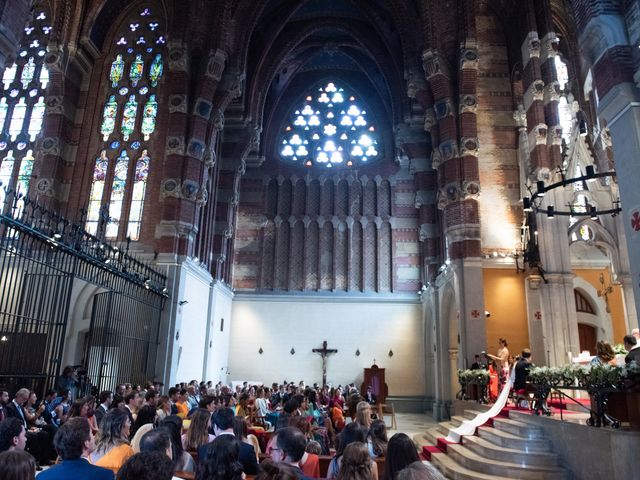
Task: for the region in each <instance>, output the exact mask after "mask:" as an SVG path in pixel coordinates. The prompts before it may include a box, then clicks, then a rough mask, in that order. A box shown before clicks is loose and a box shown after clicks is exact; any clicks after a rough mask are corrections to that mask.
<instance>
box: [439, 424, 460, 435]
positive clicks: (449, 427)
mask: <svg viewBox="0 0 640 480" xmlns="http://www.w3.org/2000/svg"><path fill="white" fill-rule="evenodd" d="M456 427H458V425H455V424H453V423H452V422H440V423H439V424H438V430H439V431H440V433H442V435H441V437H446V436H447V435H449V431H451V430H453V429H454V428H456Z"/></svg>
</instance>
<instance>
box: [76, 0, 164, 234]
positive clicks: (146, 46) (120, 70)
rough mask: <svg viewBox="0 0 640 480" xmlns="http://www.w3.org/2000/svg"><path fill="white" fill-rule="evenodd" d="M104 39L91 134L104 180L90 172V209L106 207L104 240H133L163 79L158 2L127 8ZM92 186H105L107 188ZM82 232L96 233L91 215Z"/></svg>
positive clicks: (140, 221) (140, 214)
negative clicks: (96, 112) (97, 110)
mask: <svg viewBox="0 0 640 480" xmlns="http://www.w3.org/2000/svg"><path fill="white" fill-rule="evenodd" d="M107 38H108V39H109V41H110V43H109V44H108V47H106V48H105V51H106V60H105V64H104V68H103V72H102V77H101V78H100V80H99V82H100V85H99V86H96V91H106V95H105V97H104V103H103V105H102V108H100V112H101V117H100V122H99V128H98V131H97V132H95V134H96V140H97V141H98V144H99V145H100V147H99V148H100V151H101V152H105V154H104V155H103V154H102V153H101V154H100V155H101V156H102V157H103V158H106V159H107V165H106V170H105V172H104V177H105V180H98V179H97V174H96V172H95V171H94V174H93V178H92V186H91V189H90V191H91V193H90V197H89V200H88V202H89V210H92V211H94V212H95V210H96V205H109V207H108V212H109V219H108V220H107V225H106V228H105V235H106V237H107V238H109V239H113V240H123V239H124V238H130V239H131V240H134V241H136V240H139V239H140V236H141V234H142V231H143V227H144V205H145V200H146V193H147V188H146V186H147V181H148V179H149V175H150V173H152V172H153V170H154V165H153V164H154V161H153V152H152V149H151V144H149V143H148V142H149V140H150V139H151V138H153V136H154V134H155V132H156V124H157V121H158V115H159V110H158V98H159V97H158V95H159V92H160V87H161V85H162V82H163V80H164V75H163V70H164V61H165V58H166V43H167V35H166V21H165V15H164V11H163V9H162V8H161V7H160V5H159V4H158V2H149V1H146V2H138V3H136V4H134V6H132V7H129V8H127V9H126V11H125V13H124V15H123V16H121V17H120V22H119V24H118V25H117V27H116V28H114V29H112V31H111V34H110V35H109V36H108V37H107ZM94 144H95V143H94ZM96 166H97V163H96ZM99 176H100V175H99ZM96 182H105V186H106V188H101V186H100V185H96ZM86 227H87V229H88V230H89V231H93V232H94V233H97V231H98V230H97V223H96V220H95V215H94V216H93V218H88V219H87V225H86Z"/></svg>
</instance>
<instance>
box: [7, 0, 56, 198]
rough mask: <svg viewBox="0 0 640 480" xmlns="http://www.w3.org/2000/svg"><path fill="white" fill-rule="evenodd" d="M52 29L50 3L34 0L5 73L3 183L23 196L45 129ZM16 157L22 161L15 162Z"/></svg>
mask: <svg viewBox="0 0 640 480" xmlns="http://www.w3.org/2000/svg"><path fill="white" fill-rule="evenodd" d="M52 28H53V27H52V23H51V9H50V5H49V2H47V1H44V0H40V1H37V2H35V5H34V7H33V11H32V16H31V18H30V19H29V21H28V22H27V23H26V25H25V26H24V29H23V33H22V39H21V41H20V45H19V47H18V53H17V56H16V59H15V61H13V62H12V63H11V64H8V65H7V66H6V68H5V70H4V72H3V73H2V83H3V88H2V92H0V157H3V158H4V160H3V163H4V162H7V164H6V165H0V169H2V171H3V173H2V183H3V187H4V188H8V189H11V190H19V191H20V193H22V194H23V195H28V194H29V184H30V181H31V174H32V171H33V161H34V159H33V152H34V150H35V143H36V140H37V138H38V137H39V136H40V133H41V131H42V123H43V118H44V112H45V105H46V103H45V101H46V89H47V86H48V84H49V71H48V69H47V66H46V64H45V55H46V52H47V45H48V43H49V37H50V34H51V31H52ZM9 152H10V153H11V155H9ZM16 158H17V159H19V160H20V162H19V163H14V162H13V160H14V159H16ZM10 169H11V173H10V174H9V170H10Z"/></svg>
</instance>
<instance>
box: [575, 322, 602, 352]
mask: <svg viewBox="0 0 640 480" xmlns="http://www.w3.org/2000/svg"><path fill="white" fill-rule="evenodd" d="M578 337H579V338H580V352H585V351H588V352H590V353H591V354H592V355H595V352H596V342H597V341H598V332H597V330H596V327H594V326H592V325H587V324H586V323H579V324H578Z"/></svg>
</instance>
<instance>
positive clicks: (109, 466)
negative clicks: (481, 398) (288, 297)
mask: <svg viewBox="0 0 640 480" xmlns="http://www.w3.org/2000/svg"><path fill="white" fill-rule="evenodd" d="M161 391H162V385H160V384H148V385H147V386H146V388H145V389H143V388H141V387H139V386H132V385H128V384H127V385H119V386H118V387H117V389H116V391H115V392H111V391H103V392H100V394H99V395H98V400H97V401H96V398H95V397H94V396H87V397H84V398H78V399H74V398H73V389H69V388H64V389H62V390H60V391H59V392H56V391H53V390H52V391H48V392H47V393H46V395H45V397H44V399H43V400H42V402H40V403H39V402H38V399H37V396H36V394H35V393H34V392H30V391H29V390H26V389H20V390H18V391H17V392H16V393H15V395H14V397H13V399H10V397H9V394H8V392H6V391H0V480H9V479H11V480H22V479H25V480H29V479H33V478H35V475H36V472H37V471H38V470H42V467H45V470H44V471H41V472H39V473H38V479H42V480H52V479H53V480H56V479H66V478H73V479H77V480H82V479H91V480H100V479H117V480H133V479H135V480H146V479H149V480H151V479H154V480H163V479H166V480H170V479H175V478H194V479H196V480H210V479H211V480H213V479H215V480H217V479H236V478H237V479H242V478H246V477H247V476H252V477H253V476H255V477H256V478H258V479H276V478H277V479H300V478H325V477H326V478H330V479H357V480H360V479H362V480H365V479H373V480H378V479H383V478H384V479H388V480H392V479H395V478H400V479H402V478H407V479H409V478H411V479H413V478H416V479H422V478H426V479H431V478H433V479H439V478H443V477H442V476H441V475H440V474H439V473H438V472H437V470H435V469H434V468H433V467H432V466H431V465H429V464H427V463H424V462H421V461H420V459H419V457H418V452H417V449H416V446H415V444H414V443H413V441H412V440H411V439H410V438H409V437H408V436H407V435H405V434H403V433H397V434H395V435H393V436H392V437H391V439H389V440H387V430H386V426H385V423H384V421H383V419H376V418H372V409H371V404H370V403H368V402H367V401H366V400H365V398H366V397H365V398H363V397H361V396H360V394H359V393H358V391H357V390H356V389H355V387H354V386H353V385H349V386H347V387H346V388H345V393H343V389H342V387H338V388H335V389H333V388H332V389H329V388H326V387H325V388H320V387H318V386H317V385H314V386H313V387H305V386H304V384H303V383H302V382H301V383H300V384H299V385H294V384H286V383H285V384H284V385H278V384H273V385H272V386H271V387H265V386H263V385H260V386H253V385H247V384H244V385H239V386H237V387H236V388H235V389H231V388H230V387H228V386H226V385H222V384H221V383H219V384H218V385H215V386H214V385H212V384H211V383H209V384H207V383H204V382H202V383H200V384H198V382H196V381H192V382H190V383H189V384H188V385H185V384H179V385H176V386H175V387H172V388H169V390H168V392H167V395H162V394H161ZM368 398H369V400H371V395H368ZM96 404H97V405H96ZM345 417H346V418H347V419H349V418H350V419H351V420H350V421H347V420H345ZM27 452H28V453H27Z"/></svg>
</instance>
